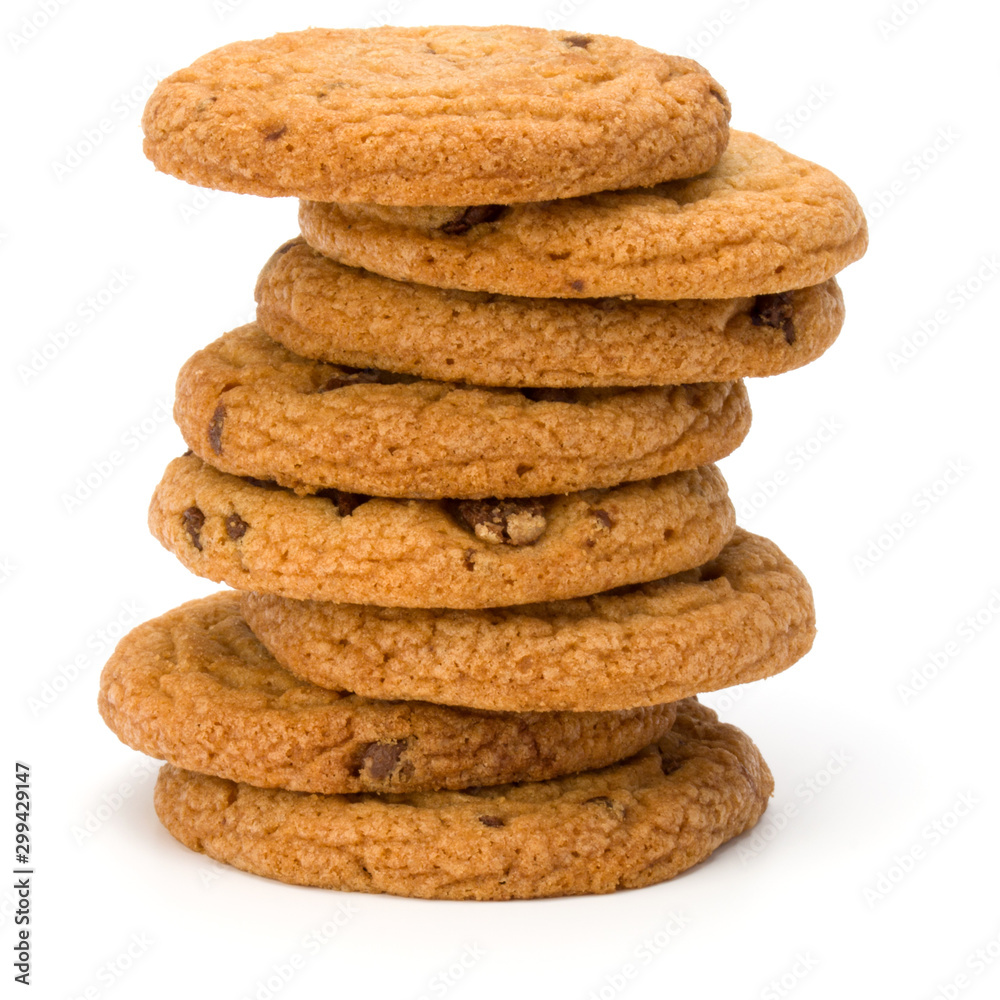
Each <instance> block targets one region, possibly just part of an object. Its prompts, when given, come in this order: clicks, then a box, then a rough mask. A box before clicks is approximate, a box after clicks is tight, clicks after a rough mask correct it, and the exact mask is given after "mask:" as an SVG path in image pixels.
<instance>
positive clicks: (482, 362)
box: [256, 238, 844, 387]
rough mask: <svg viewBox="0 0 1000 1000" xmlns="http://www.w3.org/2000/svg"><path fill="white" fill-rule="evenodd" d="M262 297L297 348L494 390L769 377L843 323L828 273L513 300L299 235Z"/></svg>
mask: <svg viewBox="0 0 1000 1000" xmlns="http://www.w3.org/2000/svg"><path fill="white" fill-rule="evenodd" d="M256 295H257V322H258V324H259V325H260V327H261V329H263V330H264V331H265V332H266V333H267V334H268V335H269V336H270V337H272V338H274V339H275V340H277V341H279V342H280V343H282V344H284V345H285V347H287V348H288V349H289V350H292V351H295V352H296V353H298V354H300V355H302V356H304V357H308V358H317V359H319V360H323V361H329V362H332V363H334V364H341V365H352V366H355V367H358V368H384V369H387V370H389V371H395V372H406V373H409V374H412V375H419V376H422V377H424V378H432V379H443V380H453V381H461V382H469V383H473V384H485V385H494V386H516V387H535V386H552V387H573V386H588V385H589V386H626V385H634V386H647V385H679V384H681V383H684V382H729V381H733V380H735V379H740V378H744V377H750V376H760V375H776V374H779V373H780V372H786V371H790V370H792V369H794V368H800V367H801V366H802V365H805V364H808V363H809V362H810V361H814V360H815V359H816V358H818V357H819V356H820V355H821V354H822V353H823V352H824V351H825V350H826V349H827V348H828V347H829V346H830V345H831V344H832V343H833V341H834V340H835V339H836V337H837V334H838V333H839V332H840V328H841V326H842V325H843V322H844V300H843V296H842V295H841V294H840V289H839V287H838V286H837V283H836V281H835V280H834V279H830V280H829V281H826V282H824V283H823V284H821V285H814V286H811V287H809V288H803V289H798V290H795V291H791V292H784V293H781V294H779V295H762V296H757V297H754V298H746V297H744V298H737V299H682V300H680V301H675V302H647V301H643V300H638V299H620V298H607V299H596V300H583V301H580V300H576V299H540V298H515V297H513V296H507V295H491V294H489V293H486V292H463V291H455V290H451V289H444V288H432V287H430V286H428V285H415V284H411V283H409V282H402V281H393V280H392V279H391V278H383V277H382V276H381V275H377V274H373V273H372V272H370V271H363V270H360V269H359V268H354V267H347V266H345V265H343V264H338V263H337V262H336V261H334V260H332V259H330V258H329V257H326V256H324V255H323V254H321V253H320V252H319V251H318V250H314V249H313V248H312V247H310V246H309V244H308V243H306V241H305V240H303V239H301V238H299V239H296V240H290V241H289V242H287V243H285V244H283V245H282V246H281V247H280V248H279V249H278V250H276V251H275V252H274V253H273V254H272V255H271V258H270V260H268V262H267V264H265V266H264V269H263V270H262V271H261V273H260V277H259V278H258V280H257V290H256Z"/></svg>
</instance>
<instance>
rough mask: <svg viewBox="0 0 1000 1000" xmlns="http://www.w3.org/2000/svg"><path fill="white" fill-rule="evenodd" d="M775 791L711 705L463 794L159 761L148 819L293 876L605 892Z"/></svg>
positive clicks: (749, 746) (468, 893)
mask: <svg viewBox="0 0 1000 1000" xmlns="http://www.w3.org/2000/svg"><path fill="white" fill-rule="evenodd" d="M773 788H774V782H773V779H772V776H771V772H770V770H769V769H768V767H767V764H766V763H765V762H764V760H763V758H762V757H761V755H760V751H759V750H758V749H757V748H756V747H755V746H754V744H753V743H752V742H751V741H750V739H749V738H748V737H747V736H746V735H745V734H744V733H743V732H741V731H740V730H739V729H737V728H736V727H735V726H729V725H725V724H723V723H720V722H718V720H717V718H716V715H715V713H714V712H712V711H711V710H710V709H707V708H705V707H704V706H702V705H699V704H697V703H696V702H694V701H688V702H684V703H682V704H681V705H680V706H678V712H677V721H676V722H675V724H674V726H673V728H672V729H671V731H670V732H669V733H668V734H667V735H666V736H664V737H662V738H660V739H659V740H657V741H655V742H653V743H651V744H650V745H649V746H648V747H646V748H645V749H643V750H641V751H639V753H637V754H635V755H634V756H633V757H631V758H629V759H628V760H625V761H622V762H621V763H619V764H614V765H612V766H610V767H606V768H602V769H600V770H595V771H588V772H585V773H583V774H577V775H573V776H571V777H566V778H556V779H552V780H550V781H540V782H529V783H524V784H516V785H501V786H499V787H496V788H482V789H474V790H468V791H466V792H459V791H444V792H424V793H412V794H400V795H394V794H387V795H377V796H376V795H353V796H340V795H330V796H323V795H303V794H301V793H295V792H284V791H275V790H265V789H259V788H254V787H252V786H250V785H241V784H236V783H234V782H232V781H225V780H223V779H220V778H214V777H207V776H205V775H201V774H196V773H194V772H192V771H182V770H179V769H177V768H175V767H172V766H171V765H169V764H167V765H165V766H164V767H163V768H162V769H161V771H160V776H159V778H158V780H157V783H156V792H155V805H156V811H157V814H158V815H159V817H160V820H161V822H162V823H163V825H164V826H165V827H166V828H167V830H169V831H170V833H171V834H172V835H173V836H174V837H175V838H176V839H177V840H179V841H180V842H181V843H182V844H184V845H185V846H186V847H189V848H191V849H192V850H195V851H199V852H202V853H204V854H207V855H208V856H209V857H212V858H215V859H216V860H217V861H223V862H225V863H227V864H230V865H234V866H236V867H237V868H241V869H243V870H244V871H248V872H252V873H254V874H257V875H263V876H266V877H268V878H274V879H279V880H281V881H283V882H291V883H294V884H296V885H313V886H320V887H323V888H329V889H341V890H347V891H355V892H373V893H383V892H388V893H394V894H396V895H401V896H417V897H422V898H426V899H470V900H471V899H532V898H541V897H546V896H569V895H581V894H584V893H607V892H614V891H615V890H617V889H632V888H638V887H640V886H646V885H652V884H654V883H657V882H662V881H664V880H666V879H669V878H672V877H673V876H675V875H677V874H678V873H680V872H682V871H684V870H685V869H687V868H690V867H691V866H692V865H695V864H697V863H698V862H699V861H702V860H704V859H705V858H707V857H708V856H709V855H710V854H711V853H712V852H713V851H714V850H715V849H716V848H717V847H719V846H720V845H721V844H723V843H725V842H726V841H727V840H729V839H731V838H732V837H735V836H737V835H738V834H740V833H742V832H743V831H744V830H747V829H749V828H750V827H752V826H753V825H754V824H755V823H756V822H757V820H758V819H759V818H760V816H761V815H762V813H763V812H764V809H765V808H766V806H767V801H768V798H769V797H770V795H771V793H772V790H773Z"/></svg>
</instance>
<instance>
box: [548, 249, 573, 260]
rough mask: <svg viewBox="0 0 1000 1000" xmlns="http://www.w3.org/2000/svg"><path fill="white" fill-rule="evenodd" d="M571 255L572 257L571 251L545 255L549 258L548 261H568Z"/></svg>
mask: <svg viewBox="0 0 1000 1000" xmlns="http://www.w3.org/2000/svg"><path fill="white" fill-rule="evenodd" d="M572 255H573V251H572V250H565V251H563V252H562V253H550V254H547V255H546V256H547V257H548V258H549V260H569V259H570V257H571V256H572Z"/></svg>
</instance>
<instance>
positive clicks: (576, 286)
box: [569, 278, 583, 292]
mask: <svg viewBox="0 0 1000 1000" xmlns="http://www.w3.org/2000/svg"><path fill="white" fill-rule="evenodd" d="M569 287H570V288H572V289H573V291H574V292H582V291H583V282H582V281H581V280H580V279H579V278H577V280H576V281H571V282H570V283H569Z"/></svg>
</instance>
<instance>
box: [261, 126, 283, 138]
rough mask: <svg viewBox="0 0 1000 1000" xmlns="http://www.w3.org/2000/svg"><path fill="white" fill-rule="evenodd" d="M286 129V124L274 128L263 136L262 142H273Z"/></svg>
mask: <svg viewBox="0 0 1000 1000" xmlns="http://www.w3.org/2000/svg"><path fill="white" fill-rule="evenodd" d="M287 131H288V126H287V125H282V126H281V128H278V129H275V130H274V131H273V132H268V133H267V135H265V136H264V142H274V141H275V140H276V139H280V138H281V137H282V136H283V135H284V134H285V133H286V132H287Z"/></svg>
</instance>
